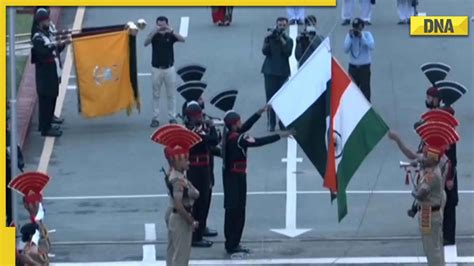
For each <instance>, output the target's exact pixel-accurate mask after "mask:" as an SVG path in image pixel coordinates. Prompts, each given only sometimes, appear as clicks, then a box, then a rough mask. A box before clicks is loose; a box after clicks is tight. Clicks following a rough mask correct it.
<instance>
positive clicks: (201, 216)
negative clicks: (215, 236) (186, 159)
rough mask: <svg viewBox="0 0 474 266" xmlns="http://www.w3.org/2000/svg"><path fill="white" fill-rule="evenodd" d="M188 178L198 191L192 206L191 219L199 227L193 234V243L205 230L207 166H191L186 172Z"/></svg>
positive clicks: (207, 199)
mask: <svg viewBox="0 0 474 266" xmlns="http://www.w3.org/2000/svg"><path fill="white" fill-rule="evenodd" d="M188 178H189V181H191V183H192V184H193V186H194V187H195V188H196V189H197V190H198V191H199V198H197V200H196V201H195V202H194V206H193V217H194V219H195V220H196V221H198V222H199V227H198V228H197V229H196V230H195V231H194V233H193V241H200V240H202V236H203V234H204V230H205V229H206V219H207V213H208V211H207V208H208V205H209V202H208V201H209V189H210V180H209V166H191V167H190V168H189V170H188Z"/></svg>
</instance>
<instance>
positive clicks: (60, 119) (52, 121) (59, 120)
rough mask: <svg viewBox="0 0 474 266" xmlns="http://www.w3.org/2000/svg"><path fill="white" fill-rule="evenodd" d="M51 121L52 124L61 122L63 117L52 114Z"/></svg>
mask: <svg viewBox="0 0 474 266" xmlns="http://www.w3.org/2000/svg"><path fill="white" fill-rule="evenodd" d="M51 123H52V124H62V123H64V119H63V118H59V117H56V116H53V120H51Z"/></svg>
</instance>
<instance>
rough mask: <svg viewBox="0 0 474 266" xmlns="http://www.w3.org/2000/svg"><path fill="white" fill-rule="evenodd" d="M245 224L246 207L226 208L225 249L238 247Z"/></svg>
mask: <svg viewBox="0 0 474 266" xmlns="http://www.w3.org/2000/svg"><path fill="white" fill-rule="evenodd" d="M244 225H245V208H226V209H225V219H224V235H225V249H226V250H229V251H230V250H232V249H234V248H237V247H238V246H239V244H240V240H241V239H242V233H243V231H244Z"/></svg>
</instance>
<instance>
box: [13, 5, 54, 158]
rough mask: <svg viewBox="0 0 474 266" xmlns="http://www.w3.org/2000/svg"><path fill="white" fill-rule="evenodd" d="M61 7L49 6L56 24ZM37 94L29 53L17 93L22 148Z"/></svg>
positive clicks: (19, 135) (52, 19) (51, 16)
mask: <svg viewBox="0 0 474 266" xmlns="http://www.w3.org/2000/svg"><path fill="white" fill-rule="evenodd" d="M60 13H61V7H51V15H50V18H51V21H53V23H54V24H56V25H57V24H58V21H59V16H60ZM37 101H38V96H37V94H36V82H35V66H34V65H32V64H31V54H30V55H28V59H27V62H26V65H25V70H24V71H23V76H22V77H21V81H20V86H19V88H18V95H17V119H18V132H19V133H18V137H19V139H18V140H19V145H20V148H21V149H23V147H24V146H25V142H26V137H27V136H28V129H29V126H30V122H31V118H32V117H33V113H34V111H35V107H36V102H37Z"/></svg>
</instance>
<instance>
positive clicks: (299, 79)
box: [269, 38, 331, 126]
mask: <svg viewBox="0 0 474 266" xmlns="http://www.w3.org/2000/svg"><path fill="white" fill-rule="evenodd" d="M330 79H331V50H330V42H329V38H326V39H325V40H324V42H323V43H321V45H319V47H318V48H317V49H316V51H315V52H313V54H312V55H311V56H310V57H309V58H308V60H307V61H306V63H305V64H304V65H303V66H302V67H301V68H300V69H299V70H298V71H297V72H296V74H295V75H293V76H292V77H291V78H290V80H288V81H287V82H286V83H285V84H284V85H283V86H282V88H281V89H280V90H279V91H278V92H277V93H275V95H274V96H273V97H272V99H270V101H269V103H270V104H271V105H272V108H273V110H274V111H275V113H276V114H277V115H278V117H279V118H280V120H281V122H282V123H283V124H284V125H285V126H288V125H289V124H291V123H292V122H293V121H295V120H296V119H297V118H298V117H300V116H301V115H302V114H303V113H304V112H305V111H306V110H307V109H308V108H309V107H310V106H311V105H312V104H313V103H314V102H315V101H316V100H317V99H318V98H319V96H321V94H322V93H323V92H324V91H325V90H326V87H327V82H328V81H329V80H330Z"/></svg>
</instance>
